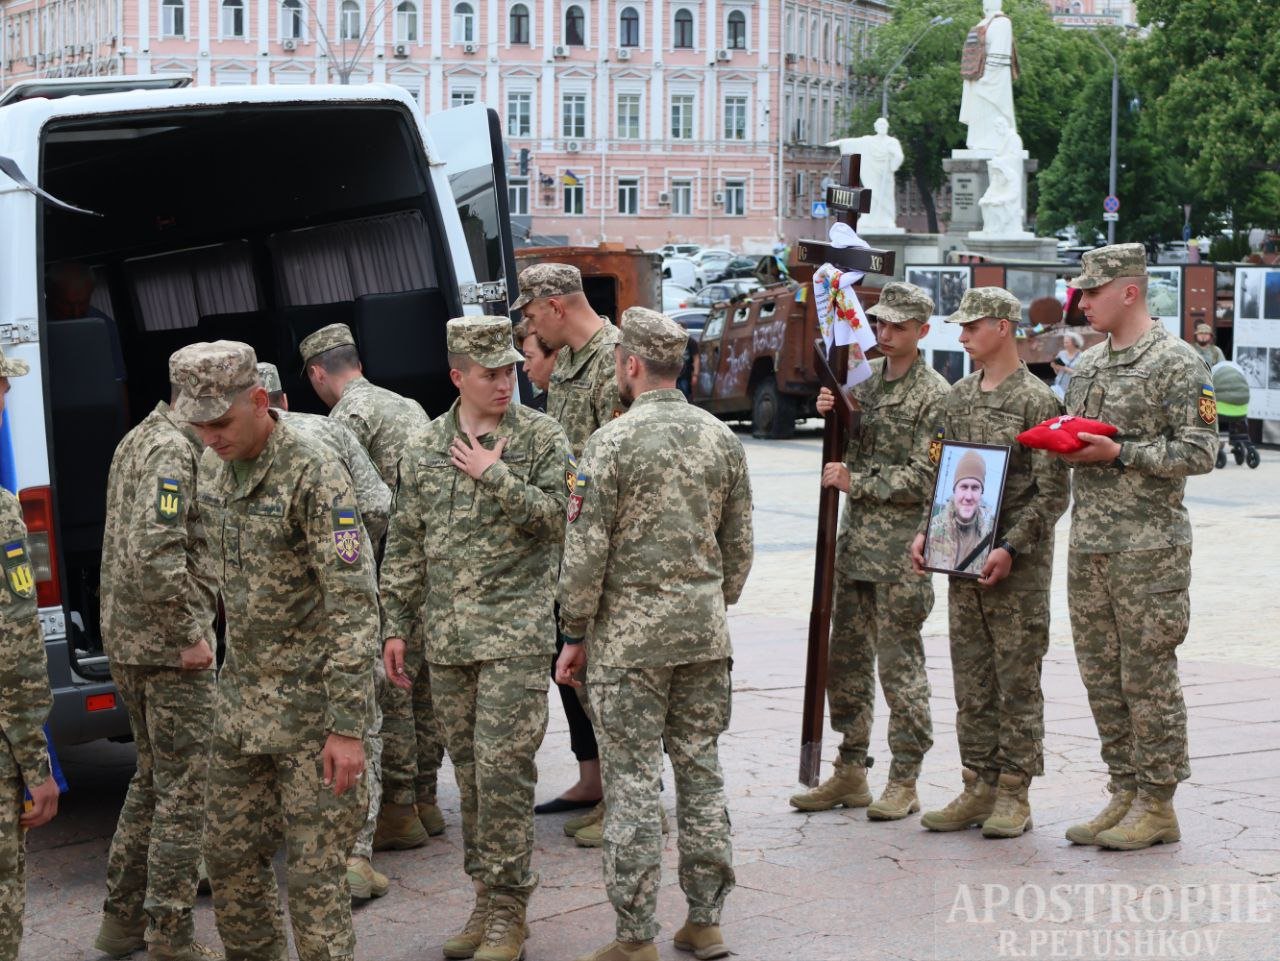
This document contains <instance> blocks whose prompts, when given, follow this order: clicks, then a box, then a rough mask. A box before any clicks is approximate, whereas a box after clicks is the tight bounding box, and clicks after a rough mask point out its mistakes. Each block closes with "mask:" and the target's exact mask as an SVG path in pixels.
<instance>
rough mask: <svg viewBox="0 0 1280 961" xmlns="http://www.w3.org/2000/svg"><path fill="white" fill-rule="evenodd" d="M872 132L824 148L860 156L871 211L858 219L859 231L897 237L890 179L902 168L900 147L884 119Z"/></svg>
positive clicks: (892, 188)
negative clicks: (881, 232)
mask: <svg viewBox="0 0 1280 961" xmlns="http://www.w3.org/2000/svg"><path fill="white" fill-rule="evenodd" d="M875 131H876V132H875V133H874V134H871V135H867V136H863V137H845V138H843V139H841V140H833V141H831V142H830V143H829V144H827V146H828V147H839V148H840V153H841V154H842V155H843V154H861V155H862V165H861V168H860V170H861V177H862V185H863V186H864V187H869V188H870V189H871V210H870V211H869V212H868V213H866V214H864V215H863V216H861V217H859V218H858V229H859V230H862V231H873V232H874V231H877V230H879V231H884V232H888V233H896V232H898V231H899V230H901V228H900V227H899V226H898V224H897V219H898V203H897V198H896V196H895V190H896V188H895V185H894V180H893V175H894V173H896V172H897V170H898V168H899V167H901V166H902V144H901V143H900V142H899V141H898V138H897V137H890V136H889V121H888V120H886V119H885V118H884V117H880V118H879V119H878V120H876V122H875Z"/></svg>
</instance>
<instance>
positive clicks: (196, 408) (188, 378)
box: [169, 340, 258, 424]
mask: <svg viewBox="0 0 1280 961" xmlns="http://www.w3.org/2000/svg"><path fill="white" fill-rule="evenodd" d="M169 377H170V379H171V380H172V382H173V385H174V386H175V387H177V388H178V399H177V400H175V401H174V402H173V415H174V416H175V417H177V418H178V419H179V420H185V421H188V422H190V423H193V424H202V423H204V422H205V421H210V420H217V419H218V418H219V417H221V416H222V415H223V414H225V413H226V412H227V411H228V410H230V409H231V403H232V401H234V400H235V399H236V397H237V396H239V395H240V394H241V393H242V392H243V391H246V390H248V389H249V388H250V387H253V386H255V385H256V384H257V383H258V358H257V357H256V356H255V355H254V353H253V348H252V347H250V346H249V345H248V344H242V343H239V342H238V341H234V340H215V341H214V342H213V343H211V344H191V345H189V346H187V347H183V348H182V349H181V350H180V351H178V352H177V353H176V354H174V355H173V356H172V357H171V358H169Z"/></svg>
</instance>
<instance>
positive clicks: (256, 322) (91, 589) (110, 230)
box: [0, 78, 515, 744]
mask: <svg viewBox="0 0 1280 961" xmlns="http://www.w3.org/2000/svg"><path fill="white" fill-rule="evenodd" d="M186 84H187V81H186V80H185V79H178V80H173V79H168V78H138V79H133V78H110V79H108V78H103V79H102V80H93V79H69V80H52V81H33V82H30V83H22V84H16V85H14V86H13V87H10V88H9V89H8V90H6V91H5V92H4V94H0V158H4V160H3V161H0V168H3V169H7V170H8V171H10V172H11V173H12V174H13V175H14V176H8V175H7V174H6V173H3V172H0V236H2V237H3V242H2V243H0V342H2V343H3V344H4V350H5V352H6V353H7V354H9V355H11V356H16V357H21V358H23V359H24V360H26V361H27V362H28V363H29V364H30V365H31V374H30V375H29V376H26V377H21V378H17V379H15V380H14V381H13V389H12V392H11V393H10V394H9V397H8V400H7V408H8V414H7V418H6V419H7V427H6V428H5V429H4V431H3V432H0V479H5V480H7V482H8V483H10V484H12V485H14V486H15V487H16V493H17V494H18V497H19V500H20V501H21V503H22V507H23V513H24V515H25V518H26V521H27V526H28V528H29V529H30V531H31V547H32V555H33V560H35V561H37V565H36V569H37V578H38V597H39V603H40V618H41V623H42V626H43V628H44V634H45V641H46V646H47V651H48V658H49V678H50V681H51V684H52V687H53V693H54V707H53V712H52V714H51V715H50V727H51V730H52V733H53V735H54V739H55V740H56V741H57V742H59V743H63V744H73V743H77V742H81V741H88V740H92V739H94V738H99V737H127V736H128V733H129V724H128V719H127V717H126V715H125V711H124V708H123V705H122V704H121V703H120V701H119V699H118V698H117V697H116V695H115V689H114V687H113V685H112V684H111V678H110V674H109V672H108V669H107V659H106V657H105V656H104V655H103V653H102V640H101V637H100V635H99V627H98V625H99V617H98V581H99V564H100V558H101V549H102V533H103V520H104V513H105V497H106V477H107V470H108V467H109V465H110V462H111V456H112V453H113V452H114V450H115V446H116V444H117V442H118V441H119V439H120V438H121V437H122V436H123V435H124V433H125V432H126V431H127V430H129V429H130V427H132V426H133V425H134V424H136V423H137V422H138V421H140V420H141V419H142V418H143V417H144V416H145V415H146V414H147V413H148V412H149V411H150V410H151V409H152V408H153V407H154V406H155V404H156V403H157V401H160V400H162V399H168V393H169V387H168V366H167V362H168V357H169V355H170V354H171V353H172V352H173V351H174V350H176V349H178V348H179V347H182V346H184V345H185V344H188V343H191V342H194V341H201V340H216V339H218V338H226V339H231V340H240V341H245V342H247V343H249V344H252V345H253V347H254V348H255V350H257V352H258V357H259V359H261V360H265V361H272V362H274V363H276V364H277V365H278V366H279V368H280V373H281V376H282V377H283V378H284V381H285V389H286V390H287V391H288V392H289V395H290V402H291V405H292V406H294V407H295V408H298V409H304V410H317V411H321V410H323V407H322V406H321V404H320V402H319V399H318V398H316V397H315V395H314V393H313V392H312V391H311V388H310V386H309V384H307V383H306V381H305V379H304V378H302V377H301V374H300V364H299V360H298V353H297V345H298V343H299V341H300V340H301V339H302V338H304V337H306V336H307V334H309V333H311V332H312V331H314V330H317V329H319V328H320V327H322V326H324V325H326V324H330V323H334V322H338V321H341V322H345V323H347V324H349V325H350V326H351V328H352V330H353V332H354V333H355V337H356V341H357V343H358V346H359V348H360V353H361V356H362V359H363V361H364V365H365V371H366V373H367V374H368V376H369V378H370V379H371V380H373V381H374V382H375V383H379V384H383V385H385V386H387V387H389V388H391V389H393V390H396V391H399V392H401V393H403V394H406V395H409V396H412V397H415V398H417V399H418V400H419V401H421V402H422V404H423V405H424V406H425V407H426V408H427V411H428V412H429V413H431V414H433V415H435V414H439V413H441V412H442V411H443V410H445V409H446V407H447V406H448V405H449V404H450V403H451V402H452V400H453V396H454V393H453V388H452V386H451V385H450V383H449V378H448V376H447V367H448V365H447V362H446V359H445V323H446V321H447V320H448V318H450V317H456V316H458V315H460V314H462V313H467V312H469V313H482V312H483V313H505V312H506V310H507V305H508V303H509V302H510V297H509V296H508V293H507V290H506V286H507V285H506V279H507V278H514V277H515V261H514V257H513V248H512V243H511V234H510V221H509V217H508V212H507V185H506V173H505V164H504V157H503V145H502V140H501V133H500V127H499V124H498V118H497V116H496V115H495V114H493V113H492V111H487V110H486V109H485V108H484V107H482V106H469V107H462V108H458V109H456V110H450V111H446V112H443V113H441V114H438V115H436V116H433V117H431V118H430V119H429V120H427V121H426V122H425V124H424V122H423V121H422V120H421V116H420V114H419V112H418V110H417V108H416V107H415V105H414V103H413V101H412V100H411V99H410V98H409V96H408V95H407V94H406V93H405V92H404V91H403V90H401V89H400V88H397V87H391V86H381V85H369V86H358V87H348V86H343V87H339V86H315V87H301V86H287V87H283V86H282V87H267V86H263V87H201V88H192V87H189V86H187V85H186ZM131 87H132V88H136V89H127V88H131ZM24 180H25V181H27V182H28V183H27V184H26V185H24V184H23V183H22V181H24ZM37 190H42V191H44V192H45V193H46V194H47V195H48V196H46V197H44V198H41V197H38V196H37V193H36V191H37ZM71 208H79V212H78V211H77V210H75V209H71ZM83 211H89V212H90V213H86V212H83ZM59 264H62V265H66V264H72V265H74V267H73V268H72V269H73V270H74V271H80V272H81V273H83V270H82V268H87V269H88V270H90V271H91V272H92V276H93V278H94V280H95V287H94V290H93V297H92V301H91V303H92V306H91V307H88V308H81V309H77V310H75V311H74V313H78V314H81V316H65V313H66V312H67V311H66V309H65V308H64V307H62V306H58V307H56V308H54V307H51V306H50V302H47V299H46V282H47V279H48V278H49V277H50V276H51V274H53V273H55V272H61V271H62V270H64V269H66V268H65V267H55V265H59ZM512 286H513V287H514V283H513V284H512ZM512 296H514V295H512ZM59 304H61V299H59ZM6 471H7V472H8V473H7V474H6Z"/></svg>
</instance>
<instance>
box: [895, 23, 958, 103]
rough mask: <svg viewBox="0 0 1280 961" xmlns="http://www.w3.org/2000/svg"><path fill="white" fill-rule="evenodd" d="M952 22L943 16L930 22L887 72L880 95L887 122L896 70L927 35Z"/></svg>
mask: <svg viewBox="0 0 1280 961" xmlns="http://www.w3.org/2000/svg"><path fill="white" fill-rule="evenodd" d="M950 22H951V18H950V17H943V16H937V17H934V18H933V19H932V20H930V21H929V23H928V25H927V26H926V27H925V28H924V29H923V30H921V31H920V33H918V34H917V35H916V38H915V39H914V40H912V41H911V43H909V44H908V45H907V49H906V50H904V51H902V56H901V57H899V58H898V61H897V62H896V63H895V64H894V65H893V66H892V67H890V68H889V69H888V71H886V73H885V75H884V88H883V90H882V91H881V93H880V116H882V117H884V118H885V119H886V120H887V119H888V118H889V77H891V76H892V75H893V72H894V71H895V70H897V69H898V68H899V67H901V66H902V64H903V62H904V61H905V60H906V59H907V57H909V56H911V51H912V50H914V49H915V48H916V45H917V44H918V43H919V42H920V41H921V40H923V39H924V36H925V34H927V33H928V32H929V31H930V30H932V29H933V28H934V27H945V26H946V25H947V24H949V23H950Z"/></svg>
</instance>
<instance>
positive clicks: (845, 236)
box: [813, 223, 876, 387]
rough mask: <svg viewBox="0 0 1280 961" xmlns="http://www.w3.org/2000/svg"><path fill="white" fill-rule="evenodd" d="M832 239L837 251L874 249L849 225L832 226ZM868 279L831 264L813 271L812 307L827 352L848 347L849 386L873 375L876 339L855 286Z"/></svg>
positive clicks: (856, 271) (860, 273) (861, 273)
mask: <svg viewBox="0 0 1280 961" xmlns="http://www.w3.org/2000/svg"><path fill="white" fill-rule="evenodd" d="M829 237H830V239H831V246H833V247H836V248H841V249H843V248H848V247H864V248H869V247H870V246H871V245H870V244H868V243H867V242H866V241H865V240H863V239H862V238H861V237H859V236H858V235H857V233H856V232H855V231H854V229H853V228H852V227H850V226H849V225H848V224H843V223H836V224H832V225H831V231H830V234H829ZM865 276H866V275H865V274H864V273H863V272H862V271H860V270H845V271H841V270H839V269H838V268H836V267H833V266H832V265H831V264H823V265H822V266H821V267H819V268H818V269H817V270H815V271H814V272H813V306H814V309H815V310H816V311H817V314H818V328H819V330H820V331H821V332H822V342H823V343H824V344H826V345H827V350H828V351H830V350H831V347H832V345H834V346H836V347H846V346H847V347H848V348H849V372H848V374H847V375H846V376H845V386H846V387H852V386H854V385H855V384H860V383H862V382H863V381H864V380H866V379H867V378H868V377H870V376H871V365H870V364H869V363H867V358H866V352H867V351H868V350H870V349H871V348H872V347H874V346H875V345H876V337H875V334H874V333H872V331H871V322H870V321H869V320H867V314H866V311H864V310H863V309H862V303H861V302H860V301H859V300H858V294H857V292H856V291H855V290H854V285H855V284H857V283H859V282H860V281H861V280H862V278H863V277H865Z"/></svg>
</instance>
